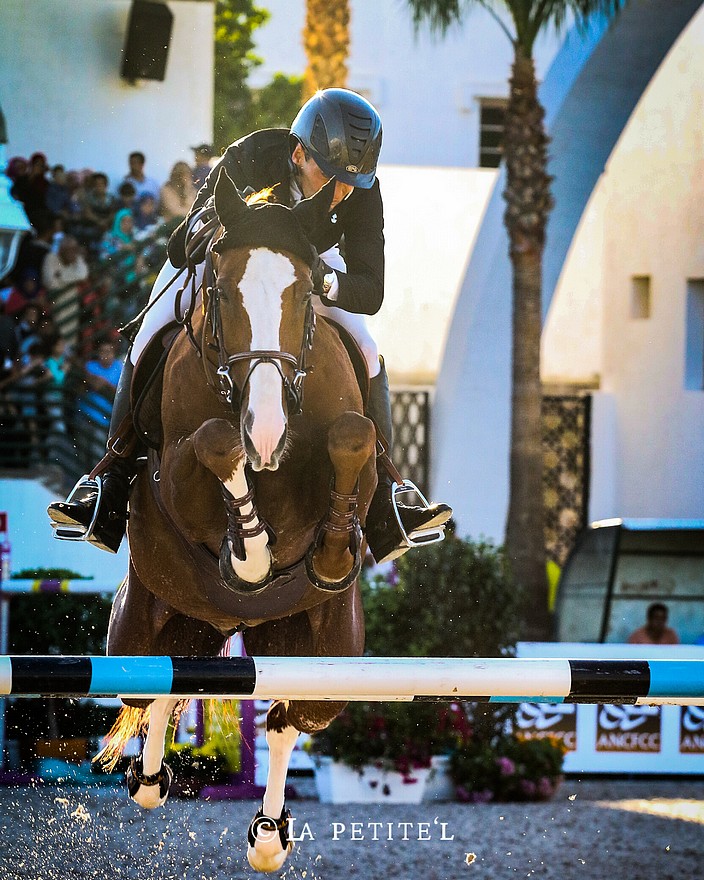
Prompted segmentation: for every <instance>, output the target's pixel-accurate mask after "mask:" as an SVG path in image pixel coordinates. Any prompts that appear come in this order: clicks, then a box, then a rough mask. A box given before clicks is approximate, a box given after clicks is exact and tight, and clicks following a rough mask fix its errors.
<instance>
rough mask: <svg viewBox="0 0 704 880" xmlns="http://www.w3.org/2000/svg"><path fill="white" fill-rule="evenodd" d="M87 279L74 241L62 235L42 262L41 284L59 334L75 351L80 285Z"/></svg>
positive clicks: (80, 255) (85, 270) (78, 329)
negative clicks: (55, 250) (57, 245)
mask: <svg viewBox="0 0 704 880" xmlns="http://www.w3.org/2000/svg"><path fill="white" fill-rule="evenodd" d="M87 278H88V265H87V263H86V261H85V260H84V258H83V254H82V253H81V249H80V247H79V245H78V241H77V240H76V239H75V238H74V237H73V236H72V235H64V237H63V238H62V239H61V243H60V244H59V249H58V251H57V253H53V252H52V253H50V254H49V255H48V256H47V258H46V260H45V261H44V267H43V269H42V281H43V283H44V287H45V288H46V290H47V291H48V299H49V302H50V303H51V311H52V315H53V317H54V320H55V321H56V323H57V325H58V327H59V332H60V334H61V336H62V337H63V339H64V340H65V341H66V343H67V344H68V345H69V346H70V347H71V350H72V351H75V350H76V346H77V344H78V335H79V332H80V325H81V293H80V285H81V282H83V281H85V280H86V279H87Z"/></svg>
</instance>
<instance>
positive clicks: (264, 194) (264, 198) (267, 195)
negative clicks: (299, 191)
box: [245, 183, 279, 205]
mask: <svg viewBox="0 0 704 880" xmlns="http://www.w3.org/2000/svg"><path fill="white" fill-rule="evenodd" d="M278 185H279V184H278V183H275V184H274V185H273V186H265V187H264V189H260V190H259V192H253V193H250V194H249V195H247V196H245V202H247V204H248V205H265V204H269V203H270V202H273V201H274V190H275V189H276V187H277V186H278Z"/></svg>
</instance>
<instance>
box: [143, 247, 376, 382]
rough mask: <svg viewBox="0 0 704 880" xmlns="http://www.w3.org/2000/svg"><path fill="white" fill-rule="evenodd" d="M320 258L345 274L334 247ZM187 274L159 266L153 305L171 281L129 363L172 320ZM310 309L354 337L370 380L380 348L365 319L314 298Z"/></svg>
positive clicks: (186, 298)
mask: <svg viewBox="0 0 704 880" xmlns="http://www.w3.org/2000/svg"><path fill="white" fill-rule="evenodd" d="M321 257H322V258H323V259H324V260H325V262H326V263H327V264H328V265H329V266H330V267H331V268H333V269H338V270H340V271H344V268H345V266H344V262H343V261H342V258H341V257H340V255H339V253H337V248H331V249H330V251H326V253H325V254H321ZM203 271H204V269H203V264H201V265H200V266H196V284H195V289H196V291H199V290H200V286H201V284H202V281H203ZM186 275H187V272H186V270H185V269H182V270H181V272H179V271H178V269H176V267H175V266H172V265H171V262H170V261H169V260H167V261H166V263H164V265H163V266H162V268H161V271H160V272H159V274H158V275H157V278H156V281H155V282H154V286H153V287H152V292H151V294H150V295H149V302H152V300H153V299H154V298H155V297H156V296H157V294H158V293H159V292H160V291H161V289H162V288H163V287H164V285H165V284H167V283H168V282H169V280H170V279H172V278H173V281H172V283H171V284H169V286H168V288H167V289H166V290H165V291H164V292H163V293H162V294H161V296H160V297H159V299H158V301H157V302H156V303H155V304H154V305H153V306H152V307H151V308H150V309H149V311H148V312H147V314H146V315H145V318H144V321H143V322H142V326H141V327H140V328H139V332H138V333H137V336H136V337H135V340H134V344H133V345H132V349H131V351H130V360H131V361H132V363H133V364H136V363H137V361H138V360H139V356H140V355H141V354H142V352H143V351H144V349H145V348H146V347H147V344H148V343H149V341H150V340H151V339H152V337H153V336H154V335H155V334H156V333H157V332H158V331H159V330H161V328H162V327H165V326H166V325H167V324H168V323H169V321H172V320H173V318H174V306H175V304H176V293H177V292H178V290H179V288H180V287H181V286H182V285H183V283H184V282H185V280H186ZM174 276H175V277H174ZM190 292H191V282H189V283H188V289H187V290H185V291H184V293H183V296H182V297H181V310H182V311H185V310H186V309H187V308H188V307H189V306H190V302H191V293H190ZM313 306H314V308H315V311H316V312H317V314H319V315H322V316H323V317H329V318H330V319H331V320H333V321H336V322H337V323H338V324H340V325H341V326H342V327H344V328H345V330H347V332H348V333H349V334H350V335H351V336H352V337H353V338H354V340H355V342H356V343H357V345H358V346H359V347H360V349H361V351H362V354H363V355H364V359H365V361H366V362H367V368H368V370H369V377H370V378H373V377H374V376H376V375H378V373H379V370H380V369H381V366H380V362H379V349H378V348H377V345H376V342H375V341H374V338H373V337H372V335H371V333H370V332H369V328H368V327H367V322H366V319H365V316H364V315H357V314H354V313H353V312H346V311H345V310H344V309H338V308H332V307H329V306H326V305H324V304H323V303H322V302H321V301H320V299H319V298H318V297H317V296H316V297H313Z"/></svg>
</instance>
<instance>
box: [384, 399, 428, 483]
mask: <svg viewBox="0 0 704 880" xmlns="http://www.w3.org/2000/svg"><path fill="white" fill-rule="evenodd" d="M391 417H392V419H393V425H394V437H393V450H392V453H393V454H392V456H391V457H392V459H393V462H394V464H395V465H396V467H397V468H398V469H399V471H400V472H401V474H402V476H403V477H404V478H405V479H407V480H411V481H412V482H414V483H415V484H416V486H418V488H419V489H420V490H421V492H423V493H424V494H426V493H427V492H428V484H429V482H430V467H429V462H430V431H429V427H430V393H429V392H428V391H427V390H419V389H413V388H408V389H397V390H395V391H392V392H391Z"/></svg>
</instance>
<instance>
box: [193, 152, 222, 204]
mask: <svg viewBox="0 0 704 880" xmlns="http://www.w3.org/2000/svg"><path fill="white" fill-rule="evenodd" d="M191 149H192V150H193V157H194V159H195V165H194V166H193V186H194V187H195V188H196V192H197V191H198V190H199V189H200V188H201V187H202V186H203V184H204V183H205V181H206V178H207V177H208V175H209V174H210V169H211V167H212V163H211V160H212V158H213V156H214V155H215V150H214V149H213V147H212V144H198V146H197V147H191ZM194 198H195V196H194ZM188 207H189V208H190V205H189V206H188Z"/></svg>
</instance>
